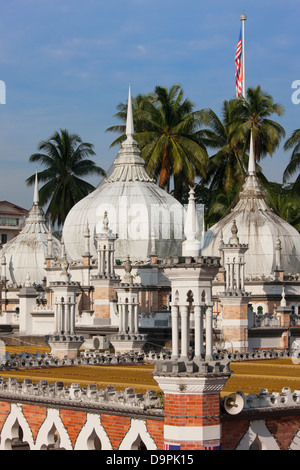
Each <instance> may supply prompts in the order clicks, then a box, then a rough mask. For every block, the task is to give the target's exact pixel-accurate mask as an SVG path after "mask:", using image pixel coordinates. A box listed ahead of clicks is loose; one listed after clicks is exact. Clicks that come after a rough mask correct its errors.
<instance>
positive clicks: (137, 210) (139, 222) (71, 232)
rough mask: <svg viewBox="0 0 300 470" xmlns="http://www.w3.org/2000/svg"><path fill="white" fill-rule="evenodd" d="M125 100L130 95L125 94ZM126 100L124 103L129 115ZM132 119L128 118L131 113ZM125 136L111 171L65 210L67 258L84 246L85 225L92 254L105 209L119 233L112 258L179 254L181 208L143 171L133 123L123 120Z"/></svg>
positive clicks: (74, 257) (139, 258) (78, 253)
mask: <svg viewBox="0 0 300 470" xmlns="http://www.w3.org/2000/svg"><path fill="white" fill-rule="evenodd" d="M128 101H129V100H128ZM130 109H131V105H130V103H129V106H128V111H129V112H128V116H129V120H130V118H131V112H130ZM131 119H132V118H131ZM126 133H127V140H126V141H125V142H123V144H122V146H121V149H120V151H119V153H118V156H117V158H116V159H115V161H114V168H113V171H112V173H111V175H109V176H108V178H107V179H106V180H105V181H104V182H103V183H102V184H101V185H100V186H99V187H98V188H97V189H96V190H95V191H93V192H92V193H91V194H89V195H88V196H87V197H85V198H84V199H82V200H81V201H79V202H78V203H77V204H76V205H75V206H74V207H73V208H72V209H71V210H70V212H69V214H68V216H67V218H66V220H65V224H64V228H63V240H64V243H65V247H66V251H67V254H68V256H69V258H71V259H72V260H74V261H75V260H79V259H81V257H82V256H83V254H84V252H85V251H86V244H85V231H86V227H87V225H88V227H89V229H90V233H91V243H90V251H91V255H92V256H94V257H96V246H95V243H94V239H93V237H94V235H95V234H96V233H100V232H101V231H102V225H103V224H102V221H103V216H104V212H107V216H108V219H109V228H110V229H111V230H112V232H114V233H116V234H117V236H118V238H117V240H116V243H115V258H116V259H121V260H122V259H125V258H127V256H128V255H130V258H131V259H132V260H133V261H145V260H147V259H149V257H150V255H151V252H152V253H154V251H155V254H156V255H157V256H158V257H165V256H172V255H174V256H176V255H180V254H181V244H182V241H183V240H184V238H185V237H184V233H183V229H184V212H185V210H184V208H183V206H182V205H181V204H180V203H179V202H178V201H177V200H176V199H175V198H173V197H172V196H171V195H170V194H168V193H167V192H166V191H164V190H162V189H161V188H159V187H158V186H157V185H156V184H155V183H154V182H153V181H152V180H151V178H150V177H149V176H148V174H147V173H146V170H145V162H144V160H143V159H142V158H141V157H140V150H139V149H138V146H137V143H136V142H135V141H134V140H133V137H132V135H133V124H132V122H130V121H129V124H128V121H127V128H126Z"/></svg>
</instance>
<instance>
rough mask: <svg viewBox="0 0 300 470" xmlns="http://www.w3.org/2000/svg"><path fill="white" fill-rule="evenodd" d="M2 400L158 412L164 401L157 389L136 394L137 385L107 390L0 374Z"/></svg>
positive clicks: (111, 387)
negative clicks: (123, 388)
mask: <svg viewBox="0 0 300 470" xmlns="http://www.w3.org/2000/svg"><path fill="white" fill-rule="evenodd" d="M0 400H1V401H3V400H10V401H12V400H13V401H16V400H18V402H20V403H22V402H30V403H32V402H35V403H36V404H43V405H45V404H47V405H52V406H55V405H57V406H60V407H62V408H63V407H64V406H68V407H69V406H74V407H82V406H84V407H85V408H86V409H89V410H90V409H91V408H95V409H97V410H99V409H101V410H104V411H105V410H106V411H108V410H110V411H111V410H114V411H117V410H118V411H123V412H126V411H128V410H129V409H130V411H131V412H132V411H134V410H135V411H136V412H137V411H140V412H141V411H146V410H153V413H155V411H157V414H158V415H159V414H161V413H160V410H161V409H162V405H161V400H160V398H159V396H158V395H157V394H156V392H155V391H154V390H147V391H146V393H145V394H143V393H135V391H134V389H133V388H126V389H125V390H115V387H114V386H112V385H109V386H107V387H106V388H105V389H99V388H97V385H96V384H89V385H88V386H87V387H81V386H80V384H78V383H72V384H71V385H64V383H63V382H61V381H59V382H55V383H48V381H47V380H40V381H39V382H37V383H34V382H33V381H32V379H30V378H26V379H24V380H23V381H18V380H17V378H16V377H9V378H7V379H4V378H3V377H1V376H0Z"/></svg>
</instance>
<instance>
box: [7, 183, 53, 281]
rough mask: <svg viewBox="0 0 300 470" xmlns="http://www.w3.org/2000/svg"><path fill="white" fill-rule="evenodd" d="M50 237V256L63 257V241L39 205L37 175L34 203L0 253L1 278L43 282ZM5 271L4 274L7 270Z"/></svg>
mask: <svg viewBox="0 0 300 470" xmlns="http://www.w3.org/2000/svg"><path fill="white" fill-rule="evenodd" d="M50 236H51V247H52V253H51V256H52V257H55V256H58V257H59V256H60V251H61V244H60V242H59V240H57V239H56V238H55V237H53V236H52V234H51V229H49V230H48V228H47V226H46V222H45V217H44V214H43V211H42V209H41V207H40V205H39V199H38V189H37V176H36V179H35V188H34V198H33V205H32V207H31V209H30V211H29V214H28V216H27V218H26V221H25V226H24V227H23V229H22V230H21V232H20V233H19V234H18V235H17V236H16V237H14V238H13V239H12V240H10V241H9V242H8V243H6V244H5V245H4V246H3V248H2V250H1V253H0V256H1V259H2V261H1V264H2V278H3V277H5V278H6V280H7V282H8V283H9V284H17V285H25V283H26V282H27V281H28V279H30V282H31V283H35V284H42V282H43V279H44V278H45V276H46V271H45V257H46V256H47V255H48V254H49V253H48V247H49V237H50ZM3 271H5V274H4V272H3Z"/></svg>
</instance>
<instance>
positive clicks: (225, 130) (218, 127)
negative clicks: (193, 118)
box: [197, 100, 247, 194]
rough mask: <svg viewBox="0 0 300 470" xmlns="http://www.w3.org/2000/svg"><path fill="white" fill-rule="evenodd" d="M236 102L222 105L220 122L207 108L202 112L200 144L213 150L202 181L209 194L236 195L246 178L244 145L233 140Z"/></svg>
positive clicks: (232, 101)
mask: <svg viewBox="0 0 300 470" xmlns="http://www.w3.org/2000/svg"><path fill="white" fill-rule="evenodd" d="M233 111H235V100H231V101H224V102H223V109H222V119H220V118H219V117H218V116H217V114H216V113H215V112H214V111H213V110H212V109H210V108H208V109H203V110H202V111H201V116H202V120H203V123H204V124H206V125H207V126H208V128H206V129H201V130H200V131H199V132H198V133H197V135H198V137H199V139H200V140H201V141H202V142H203V144H204V145H205V146H206V147H207V148H210V149H213V150H216V152H215V153H213V155H212V156H210V158H209V165H208V169H207V172H206V176H205V177H204V179H203V181H204V182H205V183H206V184H208V185H209V188H210V191H211V192H213V191H217V192H219V191H220V189H221V190H222V192H224V193H225V194H226V193H232V194H234V193H236V191H237V190H238V188H239V187H240V186H241V184H242V182H243V181H244V178H245V175H246V168H247V162H246V161H245V158H246V155H245V153H244V151H243V150H244V146H243V143H242V142H240V141H238V140H235V139H234V132H235V129H236V123H235V122H232V112H233Z"/></svg>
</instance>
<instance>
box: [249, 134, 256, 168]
mask: <svg viewBox="0 0 300 470" xmlns="http://www.w3.org/2000/svg"><path fill="white" fill-rule="evenodd" d="M255 173H256V170H255V155H254V146H253V135H252V131H251V135H250V153H249V162H248V175H249V176H255Z"/></svg>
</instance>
